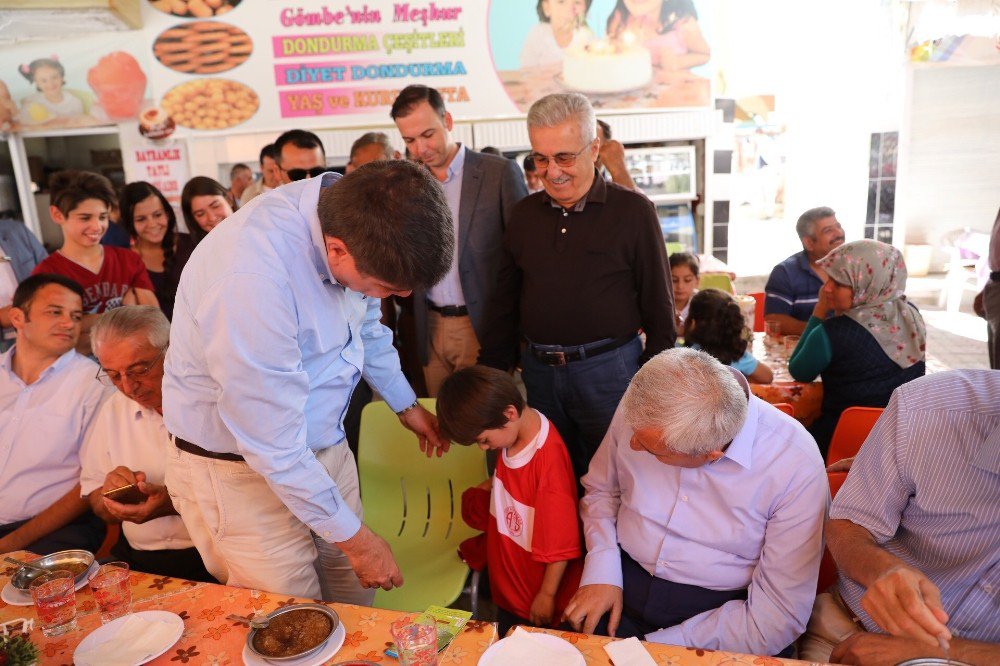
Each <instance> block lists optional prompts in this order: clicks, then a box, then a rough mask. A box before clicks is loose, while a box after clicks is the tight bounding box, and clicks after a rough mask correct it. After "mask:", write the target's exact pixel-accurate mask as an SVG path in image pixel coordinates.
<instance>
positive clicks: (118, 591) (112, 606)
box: [90, 562, 132, 624]
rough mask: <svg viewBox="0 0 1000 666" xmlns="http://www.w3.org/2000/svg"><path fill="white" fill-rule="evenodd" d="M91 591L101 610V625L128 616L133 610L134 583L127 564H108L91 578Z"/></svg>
mask: <svg viewBox="0 0 1000 666" xmlns="http://www.w3.org/2000/svg"><path fill="white" fill-rule="evenodd" d="M90 589H91V590H93V592H94V599H96V600H97V605H98V606H99V607H100V609H101V624H107V623H108V622H111V621H112V620H117V619H118V618H120V617H122V616H123V615H127V614H128V613H129V612H131V610H132V583H131V581H130V580H129V573H128V564H127V563H126V562H108V563H107V564H102V565H101V566H100V568H98V570H97V571H96V572H95V573H94V575H93V576H92V577H91V578H90Z"/></svg>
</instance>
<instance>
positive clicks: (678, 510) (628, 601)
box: [565, 349, 830, 655]
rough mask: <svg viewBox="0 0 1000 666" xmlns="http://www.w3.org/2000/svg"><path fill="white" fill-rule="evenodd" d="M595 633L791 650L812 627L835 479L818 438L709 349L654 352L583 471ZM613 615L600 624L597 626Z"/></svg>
mask: <svg viewBox="0 0 1000 666" xmlns="http://www.w3.org/2000/svg"><path fill="white" fill-rule="evenodd" d="M582 481H583V485H584V487H585V488H586V491H587V494H586V496H585V497H584V498H583V499H582V500H581V501H580V507H581V509H580V511H581V514H582V517H583V525H584V532H585V535H586V539H587V559H586V564H585V567H584V572H583V579H582V581H581V587H580V589H579V591H578V592H577V594H576V596H574V598H573V600H572V601H571V602H570V604H569V606H568V607H567V608H566V613H565V617H566V619H567V620H568V621H569V622H570V623H571V624H572V625H573V626H574V627H575V628H577V629H578V630H582V631H584V632H588V633H591V632H593V631H594V630H595V628H598V626H599V621H600V623H601V625H603V624H604V621H602V617H603V616H604V615H605V613H608V612H609V611H610V616H609V617H608V618H606V620H607V628H606V631H607V632H608V633H609V634H610V635H612V636H619V637H628V636H639V637H640V638H643V639H644V640H648V641H655V642H658V643H669V644H674V645H685V646H689V647H701V648H710V649H716V650H729V651H734V652H744V653H750V654H762V655H773V654H779V653H781V654H782V655H785V654H788V653H787V652H785V650H786V649H787V647H788V646H789V645H790V644H791V643H792V642H793V641H794V640H795V638H796V637H798V636H799V634H801V633H802V631H803V630H804V629H805V624H806V620H807V619H808V618H809V611H810V608H811V607H812V603H813V599H814V598H815V596H816V580H817V577H818V573H819V563H820V558H821V556H822V552H823V521H824V519H825V518H826V510H827V506H828V504H829V498H830V490H829V485H828V483H827V477H826V472H825V470H824V468H823V461H822V460H821V458H820V455H819V450H818V449H817V448H816V443H815V442H814V441H813V439H812V437H810V436H809V434H808V433H807V432H806V431H805V429H804V428H803V427H802V426H801V425H800V424H799V423H798V422H797V421H795V420H794V419H792V418H790V417H789V416H787V415H785V414H783V413H781V412H780V411H778V410H777V409H775V408H774V407H772V406H771V405H769V404H767V403H765V402H763V401H762V400H760V399H758V398H756V397H755V396H753V395H751V394H750V391H749V386H748V385H747V383H746V380H745V379H744V378H743V377H742V376H741V375H740V374H739V373H738V372H735V371H732V370H731V369H729V368H726V367H725V366H723V365H722V364H721V363H719V362H718V361H716V360H715V359H714V358H712V357H711V356H709V355H708V354H705V353H703V352H699V351H695V350H691V349H671V350H668V351H665V352H662V353H660V354H658V355H657V356H655V357H653V358H652V359H651V360H650V361H648V362H647V363H646V364H645V365H644V366H643V367H642V368H641V369H640V370H639V372H638V373H637V374H636V375H635V377H634V378H633V379H632V382H631V383H630V384H629V387H628V390H627V391H626V392H625V396H624V398H622V402H621V405H619V407H618V411H617V412H616V414H615V417H614V420H613V421H612V422H611V427H610V429H609V430H608V434H607V436H606V437H605V438H604V441H603V442H602V443H601V447H600V449H599V450H598V452H597V454H596V455H595V456H594V459H593V460H592V461H591V463H590V471H589V473H588V474H587V475H586V476H584V477H583V480H582ZM601 628H603V627H601Z"/></svg>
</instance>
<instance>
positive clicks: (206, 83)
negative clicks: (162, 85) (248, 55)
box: [160, 79, 260, 130]
mask: <svg viewBox="0 0 1000 666" xmlns="http://www.w3.org/2000/svg"><path fill="white" fill-rule="evenodd" d="M160 106H162V107H163V110H164V111H166V112H167V113H168V114H170V117H171V118H173V120H174V122H175V123H177V124H178V125H181V126H183V127H188V128H191V129H196V130H215V129H226V128H229V127H234V126H236V125H239V124H240V123H242V122H244V121H245V120H247V119H248V118H251V117H252V116H253V114H255V113H257V108H258V107H259V106H260V99H259V98H258V97H257V93H256V92H254V91H253V89H251V88H249V87H248V86H245V85H243V84H242V83H239V82H238V81H230V80H229V79H197V80H195V81H188V82H186V83H182V84H180V85H177V86H174V87H173V88H171V89H170V90H168V91H167V94H165V95H164V96H163V100H162V102H161V104H160Z"/></svg>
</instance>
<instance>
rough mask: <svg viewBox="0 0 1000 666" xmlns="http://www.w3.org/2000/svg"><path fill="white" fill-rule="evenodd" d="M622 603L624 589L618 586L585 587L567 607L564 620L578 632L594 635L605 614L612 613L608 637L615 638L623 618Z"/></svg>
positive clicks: (574, 596)
mask: <svg viewBox="0 0 1000 666" xmlns="http://www.w3.org/2000/svg"><path fill="white" fill-rule="evenodd" d="M622 603H623V602H622V588H620V587H618V586H617V585H584V586H583V587H581V588H580V589H579V590H577V591H576V594H574V595H573V598H572V599H570V601H569V604H567V605H566V611H565V612H564V613H563V619H564V620H566V621H567V622H569V623H570V624H571V625H573V628H574V629H576V630H577V631H580V632H583V633H585V634H592V633H594V627H596V626H597V623H598V622H600V621H601V618H602V617H604V614H605V613H607V612H608V611H611V617H609V618H608V635H609V636H614V635H615V632H616V631H618V623H619V622H620V621H621V617H622Z"/></svg>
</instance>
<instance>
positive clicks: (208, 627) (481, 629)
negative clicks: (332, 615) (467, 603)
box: [0, 552, 497, 666]
mask: <svg viewBox="0 0 1000 666" xmlns="http://www.w3.org/2000/svg"><path fill="white" fill-rule="evenodd" d="M12 556H13V557H24V558H26V559H27V558H33V557H34V556H32V555H30V554H27V553H24V552H19V553H12ZM13 573H14V567H8V568H6V569H3V570H0V588H2V587H3V586H4V585H6V584H7V582H8V581H9V580H10V577H11V575H12V574H13ZM131 578H132V608H133V610H136V611H144V610H165V611H170V612H172V613H177V614H178V615H180V616H181V618H182V619H183V620H184V634H183V635H182V636H181V639H180V640H179V641H178V642H177V643H176V644H175V645H174V646H173V647H171V648H170V649H169V650H167V652H166V653H164V654H163V655H161V656H160V657H158V658H156V659H154V660H153V661H151V662H149V663H151V664H158V665H161V666H180V665H183V664H187V665H188V666H202V665H205V666H224V665H232V666H236V665H238V664H242V663H243V659H242V657H241V655H242V653H243V646H244V645H245V642H246V635H247V631H248V630H247V629H246V627H244V626H243V625H242V624H240V623H238V622H232V621H231V620H227V619H226V615H229V614H230V613H237V614H241V615H245V614H247V613H249V612H251V611H264V612H270V611H272V610H275V609H276V608H280V607H282V606H287V605H288V604H293V603H301V602H309V601H312V600H311V599H297V598H294V597H287V596H283V595H281V596H279V595H275V594H271V593H270V592H258V591H255V590H247V589H242V588H237V587H227V586H224V585H212V584H208V583H195V582H192V581H188V580H181V579H177V578H166V577H159V576H153V575H151V574H146V573H138V572H133V573H132V575H131ZM76 603H77V623H78V625H79V628H78V629H77V630H76V631H74V632H70V633H68V634H63V635H62V636H57V637H55V638H45V637H44V636H43V635H42V632H41V630H40V629H39V628H38V625H37V623H36V628H35V630H34V631H33V632H31V635H30V638H31V641H32V642H33V643H34V644H35V645H37V646H38V649H39V651H40V652H41V660H40V661H39V663H40V664H60V665H61V664H66V665H68V664H72V663H73V650H74V649H76V646H77V645H78V644H79V643H80V641H82V640H83V639H84V638H85V637H86V636H87V634H89V633H90V632H92V631H93V630H94V629H96V628H97V627H99V626H101V619H100V614H99V613H98V611H97V603H96V601H95V600H94V596H93V594H92V593H91V591H90V588H89V587H83V588H82V589H80V591H78V592H77V593H76ZM326 605H328V606H330V607H331V608H333V609H335V610H336V611H337V613H338V614H339V615H340V619H341V620H342V621H343V624H344V627H345V629H346V630H347V638H346V640H345V641H344V646H343V647H342V648H340V651H339V652H337V654H336V655H335V656H334V657H333V658H332V659H330V660H329V661H328V662H327V663H328V664H335V663H337V662H340V661H345V660H347V659H367V660H369V661H373V662H376V663H379V662H381V663H388V664H396V663H398V662H396V661H395V660H394V659H391V658H390V657H387V656H386V655H385V654H383V650H385V648H386V646H387V644H388V643H389V642H390V641H391V638H390V636H389V625H390V624H391V623H392V621H393V620H395V619H397V618H399V617H402V616H404V615H406V614H405V613H400V612H398V611H390V610H383V609H378V608H365V607H363V606H352V605H349V604H333V603H331V604H326ZM22 617H23V618H33V619H36V620H37V617H38V616H37V615H36V614H35V608H34V606H11V605H8V604H6V603H4V602H3V601H2V600H0V622H6V621H8V620H13V619H16V618H22ZM496 640H497V630H496V625H495V624H493V623H491V622H477V621H470V622H469V623H468V624H467V625H466V627H465V630H464V631H463V632H462V633H461V634H459V635H458V636H457V637H456V638H455V640H454V641H453V642H452V644H451V645H449V646H448V648H447V649H446V650H445V651H444V652H442V653H441V655H440V659H439V663H441V664H444V665H446V666H471V665H472V664H475V663H476V662H478V661H479V657H480V655H482V653H483V652H485V651H486V648H488V647H489V646H490V645H491V644H493V643H494V642H495V641H496Z"/></svg>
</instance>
